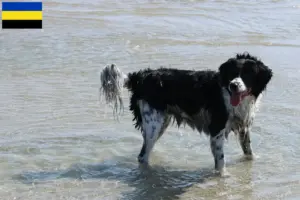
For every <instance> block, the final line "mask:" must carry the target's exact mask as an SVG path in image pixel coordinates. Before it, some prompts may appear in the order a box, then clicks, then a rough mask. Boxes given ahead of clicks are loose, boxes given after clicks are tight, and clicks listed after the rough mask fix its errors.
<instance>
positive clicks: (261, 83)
mask: <svg viewBox="0 0 300 200" xmlns="http://www.w3.org/2000/svg"><path fill="white" fill-rule="evenodd" d="M272 77H273V71H272V70H271V69H270V68H269V67H268V66H266V65H264V64H263V63H261V62H259V63H257V74H256V78H255V80H256V82H255V85H254V87H253V88H252V90H253V91H252V93H253V94H254V95H255V96H258V95H259V94H260V93H261V92H262V91H264V90H265V89H266V87H267V84H268V83H269V82H270V80H271V78H272Z"/></svg>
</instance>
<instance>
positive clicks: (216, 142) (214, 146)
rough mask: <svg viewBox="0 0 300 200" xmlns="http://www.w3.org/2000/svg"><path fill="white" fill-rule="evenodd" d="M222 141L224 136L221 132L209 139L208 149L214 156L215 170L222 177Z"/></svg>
mask: <svg viewBox="0 0 300 200" xmlns="http://www.w3.org/2000/svg"><path fill="white" fill-rule="evenodd" d="M224 139H225V134H224V132H223V131H221V132H220V133H219V134H218V135H217V136H214V137H210V147H211V152H212V154H213V156H214V161H215V169H216V170H217V171H219V172H220V174H221V175H222V176H223V175H224V173H225V158H224Z"/></svg>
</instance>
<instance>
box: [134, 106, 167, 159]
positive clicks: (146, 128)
mask: <svg viewBox="0 0 300 200" xmlns="http://www.w3.org/2000/svg"><path fill="white" fill-rule="evenodd" d="M138 103H139V107H140V111H141V116H142V132H143V137H144V142H145V145H146V146H145V153H144V155H143V156H142V157H141V158H139V159H140V161H141V162H146V163H147V162H148V160H149V155H150V153H151V150H152V149H153V146H154V144H155V142H156V141H157V139H158V138H159V137H160V135H161V134H162V131H164V129H165V128H166V127H164V126H165V125H164V124H165V123H164V122H165V119H166V116H165V115H164V114H163V113H162V112H160V111H157V110H155V109H153V108H152V107H150V106H149V104H148V103H147V102H145V101H142V100H140V101H139V102H138Z"/></svg>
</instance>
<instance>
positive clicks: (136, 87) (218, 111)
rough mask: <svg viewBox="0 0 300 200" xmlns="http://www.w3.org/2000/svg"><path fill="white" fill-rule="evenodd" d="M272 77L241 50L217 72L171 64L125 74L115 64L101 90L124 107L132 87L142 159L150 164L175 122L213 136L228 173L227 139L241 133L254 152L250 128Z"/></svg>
mask: <svg viewBox="0 0 300 200" xmlns="http://www.w3.org/2000/svg"><path fill="white" fill-rule="evenodd" d="M272 76H273V72H272V70H271V69H270V68H269V67H268V66H266V65H265V64H264V63H263V62H262V61H260V60H259V59H258V58H256V57H254V56H252V55H250V54H248V53H243V54H237V55H236V56H235V57H233V58H230V59H228V60H227V61H226V62H224V63H223V64H221V65H220V67H219V69H218V71H213V70H205V71H192V70H181V69H171V68H163V67H161V68H158V69H144V70H140V71H136V72H133V73H129V74H127V75H125V74H123V73H122V72H121V71H120V69H118V68H117V67H116V66H115V65H114V64H112V65H107V66H106V67H105V68H104V69H103V70H102V71H101V77H100V80H101V92H102V93H103V94H104V96H105V99H106V101H107V103H114V108H115V109H118V107H119V108H122V107H123V101H122V98H121V89H122V87H125V88H127V89H128V90H129V91H130V92H131V97H130V110H131V111H132V114H133V121H134V122H135V127H136V128H137V129H139V130H141V132H142V135H143V139H144V142H143V146H142V148H141V151H140V153H139V155H138V161H139V162H140V163H148V160H149V155H150V153H151V150H152V149H153V146H154V144H155V142H156V141H157V140H158V139H159V138H160V137H161V136H162V135H163V133H164V132H165V130H166V129H167V127H168V125H169V124H170V122H171V121H175V122H177V125H178V126H180V125H182V124H187V125H189V126H190V127H191V128H192V129H196V130H198V131H199V132H200V133H201V132H204V133H205V134H207V135H208V136H209V137H210V147H211V151H212V154H213V158H214V163H215V169H216V170H217V171H219V172H220V173H223V172H224V166H225V158H224V148H223V146H224V140H225V138H227V136H228V134H229V132H231V131H233V132H234V133H235V134H237V135H238V136H239V141H240V145H241V147H242V150H243V152H244V154H245V155H246V156H248V157H252V155H253V154H252V149H251V145H250V128H251V125H252V122H253V119H254V115H255V112H256V109H257V107H258V103H259V99H260V97H261V94H262V92H263V91H264V90H265V89H266V87H267V84H268V83H269V81H270V80H271V78H272Z"/></svg>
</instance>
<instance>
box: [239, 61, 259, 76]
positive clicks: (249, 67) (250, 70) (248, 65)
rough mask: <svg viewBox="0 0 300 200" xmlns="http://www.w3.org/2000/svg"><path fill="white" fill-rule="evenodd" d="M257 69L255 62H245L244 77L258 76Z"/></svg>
mask: <svg viewBox="0 0 300 200" xmlns="http://www.w3.org/2000/svg"><path fill="white" fill-rule="evenodd" d="M256 71H257V67H256V64H255V62H253V61H247V62H245V64H244V66H243V69H242V74H243V75H253V74H256Z"/></svg>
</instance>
